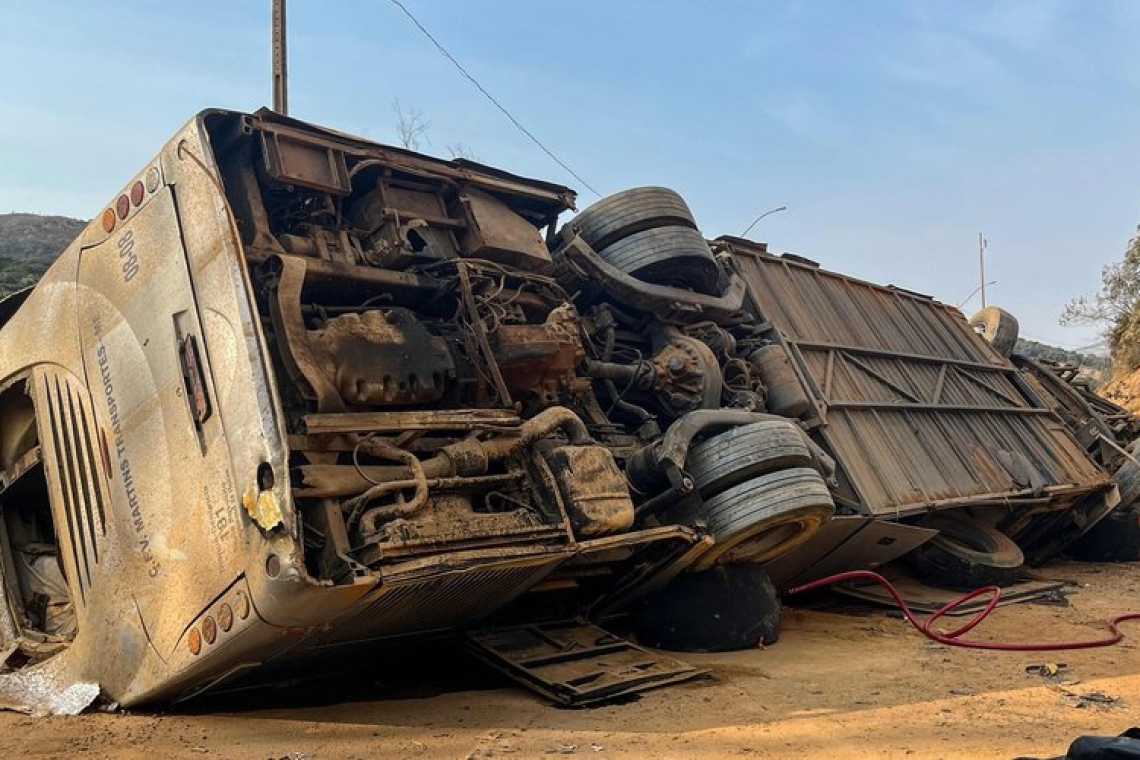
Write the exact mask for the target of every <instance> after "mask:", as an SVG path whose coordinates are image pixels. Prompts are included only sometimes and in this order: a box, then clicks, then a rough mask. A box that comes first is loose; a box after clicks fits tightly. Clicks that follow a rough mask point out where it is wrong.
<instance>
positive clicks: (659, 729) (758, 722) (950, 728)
mask: <svg viewBox="0 0 1140 760" xmlns="http://www.w3.org/2000/svg"><path fill="white" fill-rule="evenodd" d="M1040 574H1041V575H1042V576H1044V577H1047V578H1055V579H1063V580H1067V581H1071V582H1073V584H1075V585H1074V586H1073V587H1072V590H1071V593H1070V595H1069V600H1070V605H1069V606H1068V607H1058V606H1044V605H1034V604H1022V605H1017V606H1014V607H1009V608H1003V609H1001V610H999V611H998V612H997V613H996V614H995V617H994V618H993V619H992V620H991V621H990V622H988V623H986V624H985V625H984V626H983V627H982V628H981V629H980V630H979V631H978V632H977V637H978V638H994V639H1000V640H1014V639H1016V640H1026V639H1035V640H1041V639H1048V640H1055V639H1075V638H1094V637H1097V636H1098V635H1099V634H1101V633H1103V621H1104V620H1105V619H1106V618H1107V617H1109V616H1110V615H1112V614H1116V613H1119V612H1123V611H1127V610H1140V567H1138V566H1135V565H1116V566H1110V565H1103V566H1098V565H1079V564H1068V563H1058V564H1054V565H1051V566H1049V567H1047V568H1044V569H1043V570H1042V571H1041V572H1040ZM829 604H831V603H830V602H828V601H827V600H826V599H822V600H821V599H816V600H813V602H812V603H811V608H800V609H792V610H786V611H785V619H784V627H783V633H782V636H781V640H780V642H779V643H778V644H776V645H775V646H773V647H771V648H769V649H767V650H763V651H749V652H736V653H731V654H718V655H686V656H685V659H687V660H689V661H691V662H694V663H697V664H699V665H701V666H703V667H707V668H709V669H710V670H711V671H712V672H713V674H714V677H713V678H712V679H709V680H706V681H702V682H697V683H691V684H687V685H683V686H680V687H673V688H669V689H664V690H662V691H658V692H652V693H649V694H647V695H645V696H643V697H642V698H641V699H640V700H638V701H635V702H631V703H628V704H621V705H612V706H607V707H601V708H595V709H589V710H563V709H557V708H554V707H551V706H549V704H547V703H546V702H544V701H543V700H541V699H539V698H537V697H533V696H531V695H530V694H529V693H527V692H525V691H522V690H521V689H516V688H513V687H511V686H508V685H504V684H503V683H502V682H500V681H498V680H497V679H496V678H495V677H494V676H492V675H489V674H486V673H484V672H482V671H479V670H477V669H474V670H469V669H468V667H471V668H474V667H475V666H467V665H461V666H460V667H459V669H458V671H457V670H456V668H455V661H451V660H447V659H437V660H436V661H435V662H434V663H433V667H432V668H431V669H430V671H429V672H428V673H427V674H426V675H421V676H418V677H417V676H414V675H412V674H409V673H408V672H407V670H408V669H407V668H405V667H403V666H404V665H405V664H406V658H401V659H400V660H395V659H389V660H382V659H381V660H378V661H377V662H375V663H372V667H371V668H369V669H367V670H363V669H362V670H360V671H358V672H357V673H356V674H354V675H337V676H330V678H328V679H326V680H325V681H324V682H323V683H320V684H315V685H314V684H304V685H297V686H293V687H291V688H288V689H278V690H276V691H275V692H274V693H270V694H266V693H264V692H259V693H247V694H244V695H236V696H233V697H228V698H226V699H224V700H221V701H216V702H214V703H212V704H210V705H206V706H198V707H196V708H195V709H194V712H183V713H180V714H179V713H163V714H158V713H155V714H148V713H141V712H135V713H131V714H121V713H119V714H107V713H92V714H88V715H83V716H80V717H77V718H48V719H33V718H28V717H25V716H20V715H14V714H10V713H5V714H0V735H2V736H3V737H4V739H3V744H4V749H5V755H7V756H9V757H18V756H30V757H60V756H68V757H70V756H75V755H77V754H83V755H84V756H90V757H116V758H119V757H122V758H136V757H137V758H144V757H146V758H151V757H193V758H202V757H219V758H230V757H233V758H282V757H308V758H350V757H356V758H370V757H425V758H427V757H454V758H498V757H506V758H511V757H514V758H519V757H534V756H558V755H573V756H580V757H590V758H594V757H596V758H611V757H619V758H620V757H655V758H671V757H786V756H790V755H798V756H813V757H818V756H827V757H831V758H836V757H900V756H905V755H911V756H914V757H1006V758H1008V757H1013V756H1016V755H1019V754H1028V755H1034V754H1036V755H1041V756H1047V755H1050V754H1053V755H1056V754H1061V753H1063V751H1064V749H1065V747H1066V746H1067V745H1068V743H1069V741H1071V740H1072V738H1073V737H1075V736H1077V735H1079V734H1082V733H1107V734H1116V733H1119V732H1120V731H1122V730H1124V729H1125V728H1127V727H1129V726H1131V725H1135V724H1138V723H1140V649H1138V647H1140V623H1137V624H1126V625H1132V627H1131V628H1129V629H1127V632H1128V633H1130V634H1131V638H1129V639H1126V640H1125V642H1124V643H1123V644H1121V645H1118V646H1116V647H1113V648H1109V649H1100V650H1086V651H1074V652H1062V653H1055V654H1052V655H1041V654H1034V653H993V652H979V651H970V650H964V649H948V648H945V647H942V646H940V645H936V644H932V643H930V642H927V641H926V640H925V639H923V638H921V637H920V636H919V635H918V634H916V633H914V632H913V631H911V630H910V629H909V627H907V626H906V624H905V623H904V622H903V621H901V620H898V619H895V618H893V617H890V616H888V615H887V614H886V612H885V611H884V610H879V609H875V608H870V607H852V606H850V605H847V604H843V605H842V606H841V607H836V606H832V607H830V608H829V607H828V605H829ZM821 607H822V609H821ZM457 662H459V663H465V662H466V661H465V660H458V661H457ZM1045 662H1053V663H1064V664H1066V665H1067V668H1066V669H1065V670H1063V671H1062V672H1061V673H1060V674H1059V675H1058V676H1057V677H1055V678H1052V679H1049V678H1044V677H1042V676H1040V675H1036V674H1030V673H1027V672H1026V667H1027V666H1030V665H1034V664H1038V663H1045ZM1081 695H1085V696H1088V695H1092V699H1080V696H1081Z"/></svg>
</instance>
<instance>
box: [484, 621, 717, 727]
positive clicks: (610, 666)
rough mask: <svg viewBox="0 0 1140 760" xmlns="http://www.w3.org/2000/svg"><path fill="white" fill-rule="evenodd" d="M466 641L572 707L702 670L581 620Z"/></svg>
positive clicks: (507, 671) (488, 658)
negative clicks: (580, 621) (579, 621)
mask: <svg viewBox="0 0 1140 760" xmlns="http://www.w3.org/2000/svg"><path fill="white" fill-rule="evenodd" d="M467 641H468V643H469V645H470V647H471V649H472V650H473V651H474V652H475V654H476V655H477V656H478V657H479V658H480V659H482V660H483V661H484V662H486V663H487V664H489V665H490V666H491V667H493V668H496V669H497V670H500V671H502V672H503V673H505V674H507V675H508V676H510V677H511V678H514V679H515V680H518V681H520V682H522V683H524V684H526V685H527V686H529V687H530V688H532V689H534V690H536V691H538V692H540V693H542V694H545V695H546V696H548V697H550V698H551V699H553V700H554V701H556V702H559V703H561V704H564V705H568V706H573V707H581V706H584V705H589V704H592V703H594V702H599V701H602V700H609V699H614V698H616V697H620V696H622V695H623V694H629V693H631V692H635V691H644V690H645V689H647V688H654V687H659V686H666V685H668V684H671V683H677V682H679V681H688V680H690V679H693V678H696V677H698V676H700V675H703V674H704V672H705V671H703V670H699V669H697V668H695V667H693V666H692V665H687V664H685V663H683V662H681V661H680V660H676V659H674V658H672V657H668V656H666V655H663V654H661V653H660V652H650V651H649V650H648V649H644V648H643V647H639V646H637V645H636V644H632V643H630V642H629V641H626V640H625V639H623V638H621V637H620V636H615V635H614V634H612V633H609V632H608V631H605V630H603V629H601V628H599V627H597V626H595V625H589V624H583V623H546V624H543V625H527V626H516V627H512V628H505V629H492V630H488V631H477V632H472V633H469V634H468V635H467Z"/></svg>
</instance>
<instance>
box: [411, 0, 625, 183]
mask: <svg viewBox="0 0 1140 760" xmlns="http://www.w3.org/2000/svg"><path fill="white" fill-rule="evenodd" d="M391 3H392V5H394V6H396V7H397V8H399V9H400V10H401V11H402V12H403V13H404V15H405V16H407V17H408V19H409V20H410V21H411V22H412V23H413V24H415V25H416V28H417V29H419V30H420V31H421V32H423V34H424V36H425V37H427V38H428V39H429V40H431V44H433V45H435V48H436V50H438V51H439V52H440V53H441V54H442V55H443V57H445V58H446V59H447V60H449V61H451V63H452V64H453V65H454V66H455V68H456V69H458V70H459V73H460V74H462V75H463V76H464V77H466V78H467V80H468V81H469V82H471V84H473V85H475V87H476V89H478V90H479V92H481V93H483V95H484V96H485V97H486V98H487V100H489V101H491V103H492V104H493V105H494V106H495V108H498V109H499V110H500V111H502V112H503V115H504V116H506V117H507V118H508V119H510V120H511V123H512V124H514V125H515V127H517V128H518V130H519V131H520V132H522V133H523V134H524V135H526V136H527V137H529V138H530V139H531V141H532V142H533V143H534V144H535V145H537V146H538V147H539V148H541V149H542V152H543V153H545V154H546V155H548V156H550V158H551V159H552V160H553V161H554V163H556V164H558V165H559V166H561V167H562V168H563V169H565V170H566V171H567V173H569V174H570V176H571V177H573V178H574V179H576V180H578V182H580V183H581V184H582V186H583V187H585V188H586V189H587V190H589V191H590V192H591V193H593V194H594V195H596V196H598V197H599V198H601V197H602V194H601V193H599V192H598V191H597V190H595V189H594V188H593V186H591V185H590V183H589V182H587V181H586V180H584V179H582V178H581V177H580V176H578V173H577V172H575V171H574V170H573V169H571V168H570V167H569V166H567V165H566V164H565V163H564V162H563V161H562V159H560V158H559V157H558V156H556V155H554V153H552V152H551V150H550V149H549V148H547V147H546V146H545V145H543V144H542V141H541V140H539V139H538V138H537V137H535V136H534V135H533V134H531V132H530V130H529V129H527V128H526V127H524V126H523V125H522V124H521V123H520V122H519V120H518V119H516V118H515V117H514V116H512V115H511V112H510V111H508V110H507V109H506V108H505V107H504V106H503V104H502V103H500V102H499V101H497V100H495V96H494V95H492V94H491V93H489V92H487V90H486V88H484V87H483V85H481V84H479V82H478V81H477V80H476V79H475V77H473V76H471V75H470V74H468V73H467V69H465V68H463V66H462V64H460V63H459V61H457V60H455V56H453V55H452V54H451V53H449V52H447V48H445V47H444V46H443V45H442V44H440V42H439V40H437V39H436V38H435V37H433V36H432V33H431V32H429V31H428V30H427V29H426V28H425V27H424V25H423V24H421V23H420V22H419V19H417V18H416V17H415V16H413V15H412V12H411V11H409V10H408V9H407V8H406V7H405V6H404V4H403V3H402V2H400V0H391Z"/></svg>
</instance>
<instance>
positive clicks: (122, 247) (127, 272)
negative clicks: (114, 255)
mask: <svg viewBox="0 0 1140 760" xmlns="http://www.w3.org/2000/svg"><path fill="white" fill-rule="evenodd" d="M115 245H116V246H118V248H119V262H120V263H121V265H122V267H123V282H130V281H131V280H133V279H134V278H135V275H136V274H138V273H139V257H138V255H137V254H136V253H135V235H134V233H133V232H131V231H130V230H127V231H126V233H124V234H123V236H122V237H121V238H119V242H118V243H116V244H115Z"/></svg>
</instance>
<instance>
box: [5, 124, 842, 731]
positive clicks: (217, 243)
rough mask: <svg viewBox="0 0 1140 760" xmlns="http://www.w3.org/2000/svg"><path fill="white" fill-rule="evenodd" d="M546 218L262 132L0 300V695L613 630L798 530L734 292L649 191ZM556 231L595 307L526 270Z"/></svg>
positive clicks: (218, 153)
mask: <svg viewBox="0 0 1140 760" xmlns="http://www.w3.org/2000/svg"><path fill="white" fill-rule="evenodd" d="M573 201H574V195H573V193H572V192H571V191H570V190H568V189H566V188H564V187H559V186H556V185H552V184H549V183H545V182H539V181H534V180H528V179H524V178H521V177H517V176H514V175H510V174H507V173H505V172H501V171H498V170H495V169H491V168H489V167H485V166H481V165H478V164H474V163H471V162H467V161H441V160H437V159H432V158H428V157H425V156H421V155H418V154H415V153H412V152H410V151H405V150H400V149H395V148H390V147H385V146H381V145H377V144H375V143H371V142H368V141H364V140H361V139H358V138H353V137H348V136H345V135H341V134H338V133H334V132H331V131H328V130H324V129H320V128H317V127H313V126H311V125H308V124H304V123H302V122H298V121H295V120H290V119H287V118H284V117H281V116H278V115H275V114H272V113H269V112H262V113H259V114H256V115H248V114H240V113H232V112H224V111H208V112H204V113H202V114H200V115H199V116H197V117H196V118H195V119H193V120H192V121H191V122H190V123H189V124H188V125H186V126H185V127H184V128H183V129H182V130H180V131H179V132H178V133H177V134H176V135H175V136H174V138H173V139H172V140H171V141H170V142H169V143H168V144H167V145H166V146H165V147H164V148H163V149H162V150H161V151H160V152H159V154H158V155H157V156H156V157H155V159H154V160H153V161H151V162H150V163H149V164H148V165H147V166H145V167H144V168H143V169H142V171H140V172H139V173H138V174H137V175H136V176H135V177H133V178H132V179H131V180H130V182H128V183H127V185H126V187H125V188H124V189H123V191H122V192H121V193H120V194H119V195H117V196H116V197H115V198H114V200H113V201H112V202H111V203H110V204H109V205H108V206H107V208H106V209H105V210H104V211H103V212H102V213H101V214H100V215H99V216H98V217H97V218H96V219H94V220H93V221H92V222H91V223H90V224H89V225H88V227H87V228H86V229H85V230H84V232H83V233H82V234H81V235H80V237H79V239H77V240H76V241H75V242H74V243H73V244H72V245H71V246H70V247H68V248H67V250H66V251H65V252H64V253H63V254H62V255H61V256H60V258H59V259H58V261H57V262H56V263H55V264H54V265H53V266H52V267H51V269H50V270H49V271H48V272H47V274H46V275H45V276H44V278H43V279H42V280H41V282H40V283H39V284H38V285H37V286H36V287H35V288H34V289H31V290H29V291H25V292H22V293H20V294H18V295H16V296H13V297H11V298H9V299H8V300H7V301H6V302H4V303H3V305H2V308H0V311H2V316H3V319H4V324H3V328H2V330H0V460H2V461H0V471H2V472H0V489H2V490H0V509H2V513H3V520H2V521H0V549H2V554H3V560H4V561H3V564H2V565H0V576H2V581H3V585H4V589H5V592H6V593H5V602H6V604H5V605H4V606H3V607H2V608H0V645H2V646H0V649H3V650H4V651H5V654H6V655H7V657H6V661H7V665H8V667H9V668H10V669H11V671H12V672H8V673H6V674H3V675H0V701H2V702H3V703H4V704H6V705H8V706H14V707H17V708H19V709H28V710H34V711H45V710H66V709H67V706H66V705H67V704H69V702H68V700H72V701H75V700H79V701H82V699H81V698H83V697H84V695H85V696H86V698H88V699H89V698H90V696H91V695H92V693H93V691H99V690H101V691H102V693H103V694H104V695H106V697H108V698H109V699H112V700H115V701H117V702H119V703H121V704H123V705H131V704H136V703H140V702H145V701H151V700H166V699H176V698H182V697H186V696H189V695H193V694H195V693H199V692H201V691H203V690H205V689H207V688H209V687H212V686H218V685H221V684H223V683H226V682H229V681H231V680H233V679H234V678H237V677H239V676H241V675H243V674H244V673H246V672H247V671H249V670H251V669H256V668H259V667H260V666H262V665H265V664H267V663H269V664H281V663H285V662H288V661H290V660H294V659H305V658H310V657H313V656H319V655H325V654H327V653H331V652H336V651H340V650H344V649H346V648H348V647H359V646H362V645H367V646H373V645H376V644H377V643H382V642H385V641H394V640H399V639H402V638H407V637H411V636H415V635H421V634H427V633H437V632H450V631H456V630H460V629H464V628H470V626H472V625H473V624H474V623H476V622H478V621H481V620H484V619H486V618H488V617H489V616H491V615H492V614H493V613H495V612H496V611H497V610H500V609H502V608H504V607H507V606H508V605H510V604H511V603H512V602H514V603H515V607H516V608H519V609H522V610H524V612H523V613H521V617H522V619H524V620H525V619H526V618H527V615H526V614H525V609H526V606H527V605H526V604H525V603H520V602H518V601H517V600H519V598H520V597H524V596H525V597H527V598H532V597H535V596H537V595H546V596H548V597H556V598H557V600H558V601H557V603H555V604H547V605H544V606H545V607H548V608H553V609H556V610H558V613H557V615H556V616H557V617H561V618H570V617H573V616H574V615H579V616H580V615H582V613H583V612H589V613H590V614H592V615H597V614H602V613H612V612H615V611H621V610H623V609H627V608H628V607H629V605H630V604H632V603H633V602H634V601H635V600H637V599H638V598H640V597H643V596H645V595H646V594H648V593H649V592H651V591H653V590H654V589H658V588H660V587H661V586H662V585H664V584H665V583H666V582H667V581H668V580H669V579H670V578H672V577H674V576H676V575H677V574H678V573H681V572H682V571H685V570H693V569H707V568H712V567H716V566H718V565H726V564H739V563H749V564H755V563H758V562H763V561H767V560H770V559H773V558H775V557H777V556H779V555H781V554H783V553H785V552H786V551H788V550H789V549H792V548H794V547H795V546H796V545H798V544H799V543H801V542H802V541H804V540H806V539H807V538H808V537H810V536H811V535H812V534H813V533H814V532H815V531H816V530H818V529H819V528H820V527H821V526H822V525H823V524H824V523H826V522H827V521H828V520H829V519H830V518H831V517H832V514H833V512H834V503H833V501H832V498H831V495H830V492H829V489H828V486H827V483H826V479H827V478H828V477H830V476H831V475H830V473H831V470H832V469H833V463H831V462H830V458H829V457H828V456H827V455H826V454H825V453H824V452H823V451H822V450H821V449H820V448H819V446H818V445H817V444H815V443H814V442H813V441H812V440H811V439H810V437H809V436H807V435H806V433H805V432H804V431H803V429H802V428H801V427H800V426H798V425H796V424H793V423H792V422H790V421H789V420H788V419H786V418H783V417H780V416H778V415H773V414H770V413H768V412H767V411H766V407H765V398H766V396H765V388H766V385H765V382H764V380H763V375H764V373H765V372H768V373H775V374H774V375H773V377H775V375H778V374H779V373H781V372H786V371H787V359H786V356H783V354H782V353H780V355H779V356H776V357H772V356H770V353H771V352H770V351H769V348H770V342H769V341H767V340H765V339H764V338H763V337H762V336H761V335H760V334H759V332H758V329H757V328H758V325H756V324H755V320H754V319H753V318H752V317H750V316H749V315H748V314H747V313H746V312H745V311H744V310H743V309H742V304H743V301H744V295H745V287H744V283H743V281H742V280H741V279H740V277H739V276H737V275H734V274H732V273H731V272H730V271H729V270H728V269H727V268H726V267H724V266H723V265H722V264H721V263H718V261H717V260H716V259H715V258H714V256H713V254H712V252H711V250H710V249H709V247H708V245H707V244H706V242H705V241H704V240H703V238H701V236H700V234H699V233H698V232H697V231H696V224H695V222H694V221H693V219H692V216H691V214H690V213H689V211H688V209H687V207H685V205H684V202H683V201H681V199H680V198H679V197H678V196H676V194H674V193H671V192H669V191H664V190H661V189H654V188H650V189H647V190H646V191H645V192H643V193H634V196H633V198H632V199H630V198H625V199H622V198H618V200H617V201H616V202H615V203H612V204H611V205H610V206H609V207H606V206H601V207H600V208H598V209H596V210H595V212H594V213H593V214H592V215H590V214H589V213H587V214H583V215H582V216H581V217H579V218H578V222H579V223H578V224H577V225H576V226H575V227H574V229H573V230H564V231H559V230H558V228H557V223H558V219H559V215H560V214H562V213H563V212H565V211H567V210H569V209H571V208H572V206H573ZM662 204H664V206H665V209H664V211H662ZM600 205H601V204H600ZM607 208H608V210H607ZM591 220H592V221H591ZM544 230H545V237H544V236H543V231H544ZM583 238H585V239H588V240H590V241H592V242H593V243H594V245H596V246H597V247H598V248H599V249H606V250H610V251H611V253H612V252H613V251H614V249H619V251H618V252H623V253H622V255H623V256H624V257H625V258H624V259H623V258H622V257H621V256H613V255H611V257H610V258H609V262H610V263H608V264H607V263H604V262H603V265H604V266H606V267H608V268H609V269H610V270H612V271H611V272H610V274H611V275H613V276H612V277H611V278H610V279H607V280H605V281H604V283H603V279H604V277H605V276H606V275H604V274H603V275H599V276H598V277H595V278H591V277H589V276H586V277H585V278H584V279H583V275H582V273H581V272H580V271H579V270H578V269H576V268H575V263H574V262H576V261H579V259H577V258H574V259H573V260H571V259H572V256H562V257H561V258H559V259H558V261H556V260H555V258H554V257H552V255H551V249H552V248H560V249H561V248H573V247H574V245H580V246H581V247H582V248H584V249H586V248H588V245H587V244H586V243H584V242H582V240H583ZM589 260H590V261H597V257H596V256H590V257H589ZM559 262H561V263H559ZM560 270H565V271H560ZM635 275H638V276H635ZM599 284H604V285H605V287H599ZM587 303H588V307H586V308H588V311H586V312H583V311H581V310H580V307H581V305H582V304H587ZM690 448H691V449H692V452H690ZM690 453H692V454H693V456H690ZM693 457H696V458H695V459H694V458H693ZM687 462H688V463H687ZM661 496H665V497H666V498H659V497H661ZM519 615H520V613H518V612H515V613H514V616H515V619H518V618H519ZM536 636H538V638H536V639H534V641H537V642H538V643H539V644H542V642H543V638H542V635H538V634H536ZM546 638H547V639H549V638H550V637H549V636H547V637H546ZM478 641H479V642H480V643H481V645H482V647H483V649H484V650H488V651H492V652H497V653H498V654H502V653H503V652H504V651H514V650H518V649H519V647H520V646H521V645H520V644H519V641H518V640H517V639H509V637H508V638H507V639H504V638H503V637H502V636H500V637H499V638H496V637H495V636H491V635H488V636H484V637H482V638H480V639H478ZM532 643H533V642H532ZM545 644H546V645H547V646H550V647H553V648H554V649H555V651H557V650H558V648H559V645H558V643H557V642H555V643H553V644H551V643H550V641H549V640H546V641H545ZM496 647H498V649H496ZM562 648H563V649H565V647H562ZM576 648H577V649H578V650H579V651H581V652H582V653H583V656H584V657H590V656H593V657H599V656H601V655H603V654H613V652H612V651H611V650H614V647H613V646H608V647H602V650H604V651H601V650H598V648H597V647H593V648H591V647H588V646H577V647H576ZM504 656H505V655H504ZM638 656H640V655H638ZM524 659H525V660H526V662H525V663H524V664H523V665H518V664H517V663H514V664H513V665H512V667H515V666H516V665H517V667H518V668H524V669H525V668H527V667H530V668H531V669H532V670H533V668H534V667H537V665H536V663H540V661H541V660H542V658H541V657H537V658H536V657H530V658H529V659H527V658H524ZM556 659H557V658H556ZM643 659H644V658H643ZM516 669H517V668H516ZM627 670H630V672H631V673H632V674H633V675H631V676H630V678H628V679H627V681H628V682H629V684H634V685H644V684H645V683H651V682H654V679H655V678H656V679H657V680H658V681H668V680H676V679H677V678H681V677H687V676H688V675H691V673H692V672H695V671H694V670H693V669H691V668H689V669H686V668H682V667H679V666H677V667H674V666H662V668H660V671H661V672H660V673H657V674H656V675H654V673H652V672H648V673H647V672H646V671H645V669H644V668H642V669H641V670H638V669H637V668H633V669H627ZM651 670H652V669H651ZM585 680H590V679H585ZM602 681H604V683H602V682H599V683H598V690H597V691H596V692H594V693H595V694H599V695H602V696H612V695H613V694H615V693H618V692H620V690H621V689H622V688H625V686H626V685H629V684H627V683H626V682H625V681H621V679H617V680H615V679H614V678H603V679H602ZM78 687H83V688H82V689H79V691H78V692H77V691H76V690H75V689H76V688H78ZM566 688H568V687H566ZM572 691H575V694H578V696H581V694H579V692H582V691H583V689H581V688H578V687H575V689H574V690H572ZM587 697H589V695H588V694H587V695H586V696H585V697H583V699H585V698H587Z"/></svg>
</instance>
